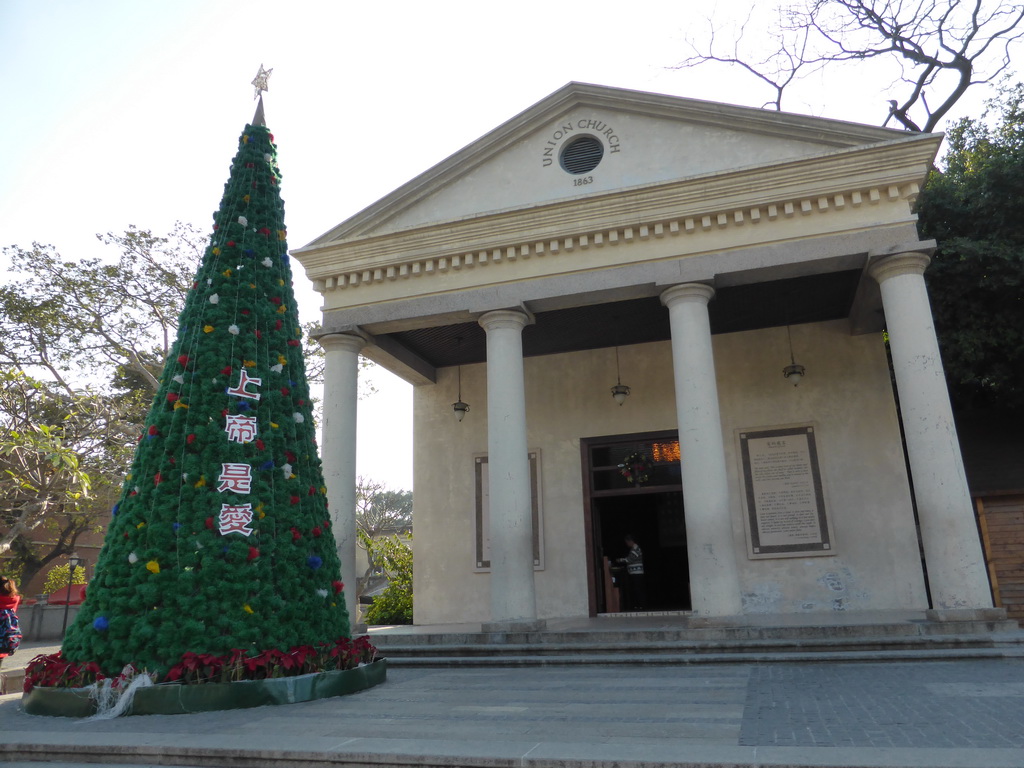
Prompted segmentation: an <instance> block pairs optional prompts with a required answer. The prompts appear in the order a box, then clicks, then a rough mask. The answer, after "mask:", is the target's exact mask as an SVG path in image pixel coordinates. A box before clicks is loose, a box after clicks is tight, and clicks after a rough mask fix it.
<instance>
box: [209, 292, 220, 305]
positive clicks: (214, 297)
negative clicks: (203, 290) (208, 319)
mask: <svg viewBox="0 0 1024 768" xmlns="http://www.w3.org/2000/svg"><path fill="white" fill-rule="evenodd" d="M210 303H211V304H220V296H218V295H217V294H216V293H215V294H213V295H212V296H210Z"/></svg>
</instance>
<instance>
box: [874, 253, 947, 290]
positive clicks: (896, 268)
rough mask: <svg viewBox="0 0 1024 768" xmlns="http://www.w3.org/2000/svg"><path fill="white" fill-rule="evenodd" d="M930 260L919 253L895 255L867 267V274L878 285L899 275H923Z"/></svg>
mask: <svg viewBox="0 0 1024 768" xmlns="http://www.w3.org/2000/svg"><path fill="white" fill-rule="evenodd" d="M931 260H932V258H931V256H929V255H928V254H927V253H921V252H920V251H911V252H909V253H896V254H893V255H892V256H886V257H885V258H883V259H879V260H878V261H876V262H875V263H874V264H872V265H871V266H870V267H868V273H869V274H870V275H871V276H872V277H873V278H875V280H876V281H877V282H878V283H883V282H885V281H886V280H888V279H889V278H891V277H899V276H900V275H923V274H924V271H925V269H926V268H927V267H928V265H929V264H930V263H931Z"/></svg>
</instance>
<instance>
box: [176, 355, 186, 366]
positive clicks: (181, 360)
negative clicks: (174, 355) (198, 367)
mask: <svg viewBox="0 0 1024 768" xmlns="http://www.w3.org/2000/svg"><path fill="white" fill-rule="evenodd" d="M178 363H179V364H181V365H188V355H178Z"/></svg>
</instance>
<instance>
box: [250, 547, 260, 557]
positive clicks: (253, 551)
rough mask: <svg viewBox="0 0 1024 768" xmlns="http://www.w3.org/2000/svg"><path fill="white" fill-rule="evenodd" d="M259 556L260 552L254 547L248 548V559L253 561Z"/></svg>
mask: <svg viewBox="0 0 1024 768" xmlns="http://www.w3.org/2000/svg"><path fill="white" fill-rule="evenodd" d="M259 556H260V551H259V550H258V549H256V547H249V559H250V560H255V559H256V558H257V557H259Z"/></svg>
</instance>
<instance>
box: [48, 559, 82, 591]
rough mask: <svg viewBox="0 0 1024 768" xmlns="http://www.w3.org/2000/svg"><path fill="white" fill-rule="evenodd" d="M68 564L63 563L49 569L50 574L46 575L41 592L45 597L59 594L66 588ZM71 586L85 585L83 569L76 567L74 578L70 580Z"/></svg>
mask: <svg viewBox="0 0 1024 768" xmlns="http://www.w3.org/2000/svg"><path fill="white" fill-rule="evenodd" d="M69 567H70V563H63V564H61V565H55V566H53V568H51V569H50V572H49V573H47V574H46V581H45V582H44V584H43V592H45V593H46V594H47V595H52V594H53V593H54V592H60V590H62V589H67V588H68V568H69ZM71 583H72V584H85V583H86V582H85V568H84V567H83V566H81V565H80V566H78V567H77V568H75V576H74V578H73V579H72V580H71Z"/></svg>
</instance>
